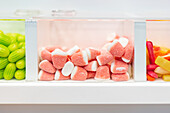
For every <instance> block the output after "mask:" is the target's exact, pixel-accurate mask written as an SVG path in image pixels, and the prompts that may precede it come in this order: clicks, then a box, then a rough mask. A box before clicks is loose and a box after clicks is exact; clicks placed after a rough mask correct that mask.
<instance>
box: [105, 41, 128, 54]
mask: <svg viewBox="0 0 170 113" xmlns="http://www.w3.org/2000/svg"><path fill="white" fill-rule="evenodd" d="M107 49H108V51H109V52H110V53H111V54H112V55H113V56H114V57H122V55H123V54H124V51H125V50H124V47H123V46H122V45H121V43H120V42H119V41H118V40H117V39H115V40H114V41H113V42H112V43H111V44H110V45H109V46H108V48H107Z"/></svg>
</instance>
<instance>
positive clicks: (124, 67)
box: [110, 59, 128, 73]
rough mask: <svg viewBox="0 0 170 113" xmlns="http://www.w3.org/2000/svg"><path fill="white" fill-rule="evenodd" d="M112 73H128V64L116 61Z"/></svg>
mask: <svg viewBox="0 0 170 113" xmlns="http://www.w3.org/2000/svg"><path fill="white" fill-rule="evenodd" d="M110 68H111V69H110V70H111V72H112V73H126V72H127V71H128V64H127V63H125V62H123V61H121V60H116V59H115V60H114V61H113V62H112V64H111V67H110Z"/></svg>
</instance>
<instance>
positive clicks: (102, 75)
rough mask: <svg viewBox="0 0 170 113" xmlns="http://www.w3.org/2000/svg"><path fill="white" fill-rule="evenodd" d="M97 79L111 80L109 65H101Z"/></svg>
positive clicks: (97, 72)
mask: <svg viewBox="0 0 170 113" xmlns="http://www.w3.org/2000/svg"><path fill="white" fill-rule="evenodd" d="M95 79H96V80H109V79H110V72H109V67H108V66H99V67H98V68H97V71H96V75H95Z"/></svg>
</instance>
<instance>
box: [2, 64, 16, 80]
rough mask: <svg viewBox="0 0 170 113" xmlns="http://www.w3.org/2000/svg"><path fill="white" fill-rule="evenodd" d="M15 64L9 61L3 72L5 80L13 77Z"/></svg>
mask: <svg viewBox="0 0 170 113" xmlns="http://www.w3.org/2000/svg"><path fill="white" fill-rule="evenodd" d="M15 71H16V66H15V64H14V63H9V64H8V65H7V66H6V68H5V70H4V73H3V76H4V79H5V80H11V79H12V78H13V77H14V74H15Z"/></svg>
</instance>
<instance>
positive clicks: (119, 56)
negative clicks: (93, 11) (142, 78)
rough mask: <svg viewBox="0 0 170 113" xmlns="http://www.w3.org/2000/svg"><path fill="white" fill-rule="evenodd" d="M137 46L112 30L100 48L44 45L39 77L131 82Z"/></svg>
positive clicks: (42, 78)
mask: <svg viewBox="0 0 170 113" xmlns="http://www.w3.org/2000/svg"><path fill="white" fill-rule="evenodd" d="M133 49H134V47H133V44H132V41H131V40H130V39H128V37H126V36H122V37H120V36H118V35H117V34H116V33H112V35H111V36H110V37H109V38H108V42H107V43H106V44H105V45H104V46H103V47H102V48H101V49H100V50H99V49H96V48H92V47H88V48H84V49H80V48H79V47H78V46H77V45H75V46H74V47H73V48H71V49H69V50H65V49H63V48H61V47H44V48H42V49H41V51H40V59H41V62H40V63H39V68H40V69H41V70H40V72H39V80H41V81H50V80H68V79H71V80H79V81H84V80H86V79H90V78H92V79H96V80H109V79H112V80H113V81H127V80H128V79H129V78H130V77H129V73H128V70H130V69H128V67H129V66H131V62H132V59H133ZM129 72H131V70H130V71H129ZM130 74H131V73H130Z"/></svg>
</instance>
